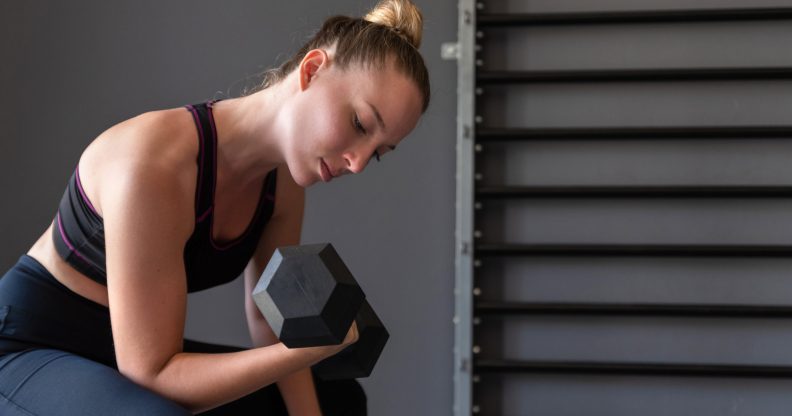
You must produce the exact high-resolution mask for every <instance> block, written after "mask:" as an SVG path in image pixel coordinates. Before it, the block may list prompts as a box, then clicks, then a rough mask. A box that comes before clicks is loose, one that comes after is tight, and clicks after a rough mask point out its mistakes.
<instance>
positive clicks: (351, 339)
mask: <svg viewBox="0 0 792 416" xmlns="http://www.w3.org/2000/svg"><path fill="white" fill-rule="evenodd" d="M359 337H360V334H359V333H358V327H357V323H356V322H355V321H352V325H350V326H349V331H347V334H346V336H345V337H344V340H343V341H341V343H340V344H336V345H323V346H321V347H309V348H310V349H312V350H314V351H316V352H318V353H319V355H320V356H321V358H320V361H321V360H324V359H325V358H327V357H330V356H333V355H336V354H338V353H339V352H341V351H343V350H344V349H345V348H346V347H348V346H350V345H352V344H354V343H356V342H357V341H358V338H359Z"/></svg>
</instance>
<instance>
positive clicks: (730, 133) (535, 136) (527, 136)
mask: <svg viewBox="0 0 792 416" xmlns="http://www.w3.org/2000/svg"><path fill="white" fill-rule="evenodd" d="M732 138H737V139H745V138H750V139H774V138H792V126H732V127H729V126H725V127H715V126H694V127H594V128H591V127H588V128H587V127H583V128H580V127H577V128H479V129H477V131H476V140H477V141H479V142H485V141H516V140H525V141H527V140H622V139H629V140H637V139H732Z"/></svg>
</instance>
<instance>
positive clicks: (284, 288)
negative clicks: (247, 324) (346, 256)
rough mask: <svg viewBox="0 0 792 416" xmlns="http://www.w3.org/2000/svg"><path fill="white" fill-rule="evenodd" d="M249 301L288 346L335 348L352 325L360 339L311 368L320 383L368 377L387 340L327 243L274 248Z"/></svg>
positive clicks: (349, 276)
mask: <svg viewBox="0 0 792 416" xmlns="http://www.w3.org/2000/svg"><path fill="white" fill-rule="evenodd" d="M253 300H254V302H255V303H256V306H257V307H258V309H259V310H260V311H261V313H262V315H264V317H265V318H266V319H267V322H268V323H269V325H270V327H272V330H273V331H274V332H275V334H276V335H277V336H278V339H280V341H281V342H283V344H284V345H286V346H287V347H289V348H300V347H313V346H320V345H338V344H340V343H341V342H342V341H343V340H344V337H345V336H346V334H347V332H348V331H349V327H350V326H351V325H352V321H353V320H354V321H355V322H356V324H357V327H358V334H359V337H358V341H357V342H356V343H354V344H352V345H350V346H348V347H347V348H345V349H344V350H343V351H341V352H339V353H338V354H335V355H333V356H331V357H329V358H327V359H325V360H323V361H321V362H319V363H317V364H316V365H315V366H314V367H313V370H314V373H315V374H316V375H317V376H318V377H321V378H322V379H324V380H334V379H346V378H359V377H368V376H369V375H370V374H371V371H372V369H373V368H374V364H376V362H377V359H378V358H379V356H380V354H381V353H382V350H383V348H384V347H385V343H386V342H387V341H388V337H389V334H388V331H387V330H386V329H385V326H384V325H383V324H382V322H381V321H380V319H379V317H377V314H376V313H374V310H373V309H372V308H371V306H370V305H369V304H368V302H367V301H366V299H365V294H364V293H363V290H361V289H360V286H359V285H358V283H357V281H356V280H355V278H354V277H353V276H352V273H351V272H350V271H349V269H348V268H347V267H346V265H345V264H344V262H343V261H342V260H341V257H340V256H339V255H338V253H337V252H336V251H335V249H334V248H333V246H332V245H331V244H330V243H322V244H309V245H302V246H289V247H280V248H278V249H276V250H275V252H274V253H273V255H272V258H271V259H270V261H269V263H268V264H267V266H266V267H265V268H264V272H263V273H262V274H261V278H260V279H259V281H258V284H256V287H255V288H254V289H253Z"/></svg>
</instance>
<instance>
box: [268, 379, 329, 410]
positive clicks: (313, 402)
mask: <svg viewBox="0 0 792 416" xmlns="http://www.w3.org/2000/svg"><path fill="white" fill-rule="evenodd" d="M278 389H279V390H280V393H281V396H283V402H284V403H286V409H287V410H288V411H289V416H319V415H321V414H322V411H321V408H320V407H319V398H318V397H317V395H316V387H315V386H314V380H313V375H311V370H310V369H309V368H305V369H302V370H299V371H297V372H295V373H293V374H290V375H288V376H286V377H284V378H282V379H280V380H279V381H278Z"/></svg>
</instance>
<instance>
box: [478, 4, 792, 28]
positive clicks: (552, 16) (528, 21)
mask: <svg viewBox="0 0 792 416" xmlns="http://www.w3.org/2000/svg"><path fill="white" fill-rule="evenodd" d="M791 18H792V8H788V7H774V8H743V9H691V10H646V11H642V10H635V11H604V12H601V11H594V12H572V13H569V12H566V13H523V14H489V13H479V14H478V15H477V16H476V24H477V25H478V26H479V27H498V26H547V25H587V24H619V23H680V22H720V21H735V20H785V19H791Z"/></svg>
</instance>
